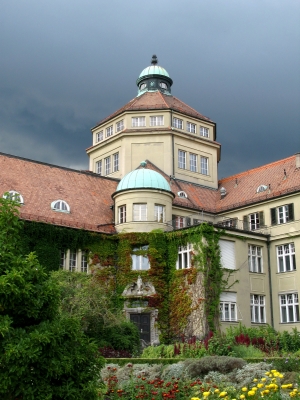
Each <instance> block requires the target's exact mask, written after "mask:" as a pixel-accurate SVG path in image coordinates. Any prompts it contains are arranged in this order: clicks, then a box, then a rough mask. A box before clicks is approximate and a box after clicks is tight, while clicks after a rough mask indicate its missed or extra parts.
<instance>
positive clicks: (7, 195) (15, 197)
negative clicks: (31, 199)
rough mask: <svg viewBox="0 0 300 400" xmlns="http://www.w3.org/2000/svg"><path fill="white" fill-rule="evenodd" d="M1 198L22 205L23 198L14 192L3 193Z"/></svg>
mask: <svg viewBox="0 0 300 400" xmlns="http://www.w3.org/2000/svg"><path fill="white" fill-rule="evenodd" d="M3 198H4V199H7V200H11V201H15V202H16V203H20V204H24V199H23V196H22V195H21V194H20V193H19V192H16V191H15V190H10V191H9V192H6V193H4V195H3Z"/></svg>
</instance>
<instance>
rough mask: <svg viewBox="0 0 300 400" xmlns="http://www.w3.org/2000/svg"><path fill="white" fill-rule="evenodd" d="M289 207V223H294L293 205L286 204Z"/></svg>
mask: <svg viewBox="0 0 300 400" xmlns="http://www.w3.org/2000/svg"><path fill="white" fill-rule="evenodd" d="M288 207H289V221H294V203H291V204H288Z"/></svg>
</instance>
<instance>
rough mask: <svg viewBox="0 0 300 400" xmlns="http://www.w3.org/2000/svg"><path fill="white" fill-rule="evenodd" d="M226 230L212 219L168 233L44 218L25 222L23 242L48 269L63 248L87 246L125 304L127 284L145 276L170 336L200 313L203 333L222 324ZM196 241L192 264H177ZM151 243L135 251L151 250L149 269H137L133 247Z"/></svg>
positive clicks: (103, 279)
mask: <svg viewBox="0 0 300 400" xmlns="http://www.w3.org/2000/svg"><path fill="white" fill-rule="evenodd" d="M221 233H222V232H221V231H220V230H218V229H216V228H214V227H213V226H211V225H209V224H205V223H204V224H202V225H198V226H195V227H191V228H189V229H184V230H180V231H174V232H168V233H164V232H162V231H153V232H150V233H122V234H118V235H105V234H97V233H91V232H87V231H82V230H75V229H70V228H63V227H57V226H53V225H48V224H44V223H37V222H26V223H25V224H24V234H23V239H22V244H21V245H22V246H23V248H24V250H25V251H26V252H27V253H28V252H29V251H35V252H36V254H37V256H38V258H39V261H40V262H41V264H42V265H43V266H44V267H46V268H47V269H48V270H49V271H51V270H57V269H58V268H59V262H60V252H61V250H66V249H71V250H78V249H81V250H88V251H89V252H90V254H91V260H90V263H91V264H92V265H94V266H98V265H100V266H101V267H100V268H96V269H95V276H97V280H98V282H99V284H101V285H103V286H104V287H105V288H106V289H107V290H108V291H110V293H114V294H115V301H116V304H117V305H118V306H119V307H121V308H123V302H124V299H123V298H122V293H123V290H124V289H125V287H126V286H127V285H128V284H130V283H132V282H136V280H137V276H138V275H140V276H141V278H142V280H143V281H144V282H145V281H148V282H151V283H152V284H153V285H154V287H155V290H156V295H154V296H150V297H148V298H145V299H141V300H142V301H144V302H147V304H148V305H147V307H148V308H149V309H153V308H154V309H157V310H158V319H157V324H158V328H159V331H160V333H161V337H160V340H161V342H164V343H169V342H171V341H172V340H173V339H174V337H178V336H179V335H181V334H185V333H187V332H188V331H187V328H188V325H189V322H190V320H189V317H190V316H192V315H194V316H197V315H198V317H199V316H200V317H199V319H201V321H200V322H201V323H202V327H203V334H205V333H207V332H208V331H209V330H217V329H219V325H218V321H219V299H220V293H221V292H222V290H223V289H224V287H225V286H226V282H227V280H226V279H225V277H224V269H222V267H221V263H220V249H219V245H218V242H219V238H220V235H221ZM187 243H191V244H192V245H193V252H194V253H193V257H192V265H191V268H188V269H182V270H177V269H176V260H177V257H178V247H179V246H185V245H187ZM144 245H148V246H149V247H148V249H147V250H138V251H135V254H137V255H147V256H148V258H149V261H150V264H151V268H150V269H149V270H146V271H143V270H139V271H136V270H132V259H131V255H132V252H133V248H135V247H139V246H144Z"/></svg>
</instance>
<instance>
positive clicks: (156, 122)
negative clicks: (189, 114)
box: [150, 115, 164, 126]
mask: <svg viewBox="0 0 300 400" xmlns="http://www.w3.org/2000/svg"><path fill="white" fill-rule="evenodd" d="M163 125H164V117H163V115H158V116H150V126H163Z"/></svg>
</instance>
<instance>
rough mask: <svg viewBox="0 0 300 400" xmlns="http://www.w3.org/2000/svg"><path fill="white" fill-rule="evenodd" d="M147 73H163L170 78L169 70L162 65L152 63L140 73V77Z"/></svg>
mask: <svg viewBox="0 0 300 400" xmlns="http://www.w3.org/2000/svg"><path fill="white" fill-rule="evenodd" d="M146 75H163V76H167V77H168V78H170V75H169V74H168V72H167V71H166V70H165V69H164V68H163V67H161V66H160V65H150V66H149V67H147V68H145V69H143V71H142V72H141V73H140V76H139V78H141V77H143V76H146Z"/></svg>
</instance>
